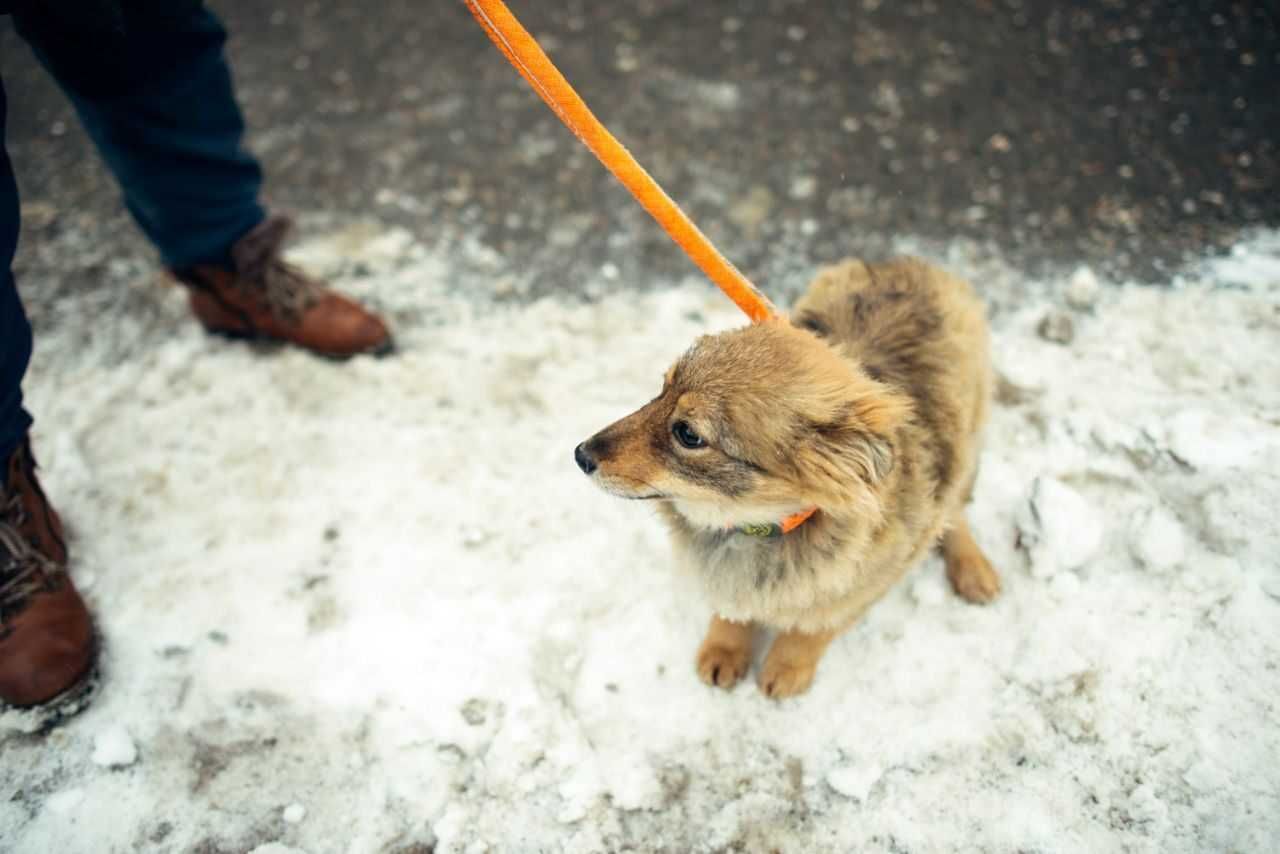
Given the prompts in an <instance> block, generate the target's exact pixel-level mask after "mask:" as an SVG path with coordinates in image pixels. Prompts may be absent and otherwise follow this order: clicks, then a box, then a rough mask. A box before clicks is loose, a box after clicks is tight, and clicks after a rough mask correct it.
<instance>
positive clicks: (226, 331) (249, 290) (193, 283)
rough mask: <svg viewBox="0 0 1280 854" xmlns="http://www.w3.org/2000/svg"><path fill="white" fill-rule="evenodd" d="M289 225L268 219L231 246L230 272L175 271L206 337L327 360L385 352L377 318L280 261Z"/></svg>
mask: <svg viewBox="0 0 1280 854" xmlns="http://www.w3.org/2000/svg"><path fill="white" fill-rule="evenodd" d="M291 226H292V223H291V222H290V221H289V219H288V218H287V217H284V216H280V215H273V216H269V217H267V218H266V219H265V220H263V221H262V222H261V223H260V224H259V225H258V226H257V227H256V228H254V229H253V230H252V231H250V232H249V233H248V234H246V235H245V236H244V237H242V238H240V239H239V240H238V241H236V244H235V246H233V247H231V261H232V268H231V269H227V268H225V267H220V266H218V265H214V264H206V265H201V266H197V267H191V268H188V269H186V270H173V271H172V273H173V276H174V277H175V278H176V279H178V281H180V282H182V283H183V284H185V285H187V286H188V287H189V288H190V290H191V310H192V311H193V312H194V313H195V316H196V318H197V319H198V320H199V321H200V322H201V323H202V324H203V325H204V327H205V329H208V330H209V331H210V332H216V333H220V334H223V335H231V336H235V337H241V338H271V339H275V340H278V341H288V342H290V343H292V344H297V345H298V346H300V347H303V348H306V349H307V350H311V351H312V352H315V353H318V354H320V355H322V356H329V357H332V358H339V359H343V358H346V357H348V356H354V355H357V354H359V353H370V354H373V355H382V354H384V353H387V352H389V351H390V350H391V346H392V343H391V335H390V333H389V332H388V331H387V327H386V325H385V324H384V323H383V322H382V321H381V320H380V319H379V318H378V317H377V316H376V315H374V314H372V313H371V312H369V311H367V310H365V309H364V308H363V307H361V306H360V305H359V304H358V303H355V302H353V301H352V300H349V299H347V298H346V297H344V296H341V295H340V294H337V293H334V292H333V291H331V290H329V289H328V288H327V287H325V285H324V284H323V283H322V282H319V281H316V280H315V279H312V278H310V277H309V276H307V275H306V274H305V273H304V272H302V271H301V270H299V269H298V268H297V267H294V266H292V265H290V264H286V263H285V262H284V261H283V260H281V258H280V249H281V247H282V245H283V244H284V240H285V237H286V236H287V235H288V232H289V229H290V228H291Z"/></svg>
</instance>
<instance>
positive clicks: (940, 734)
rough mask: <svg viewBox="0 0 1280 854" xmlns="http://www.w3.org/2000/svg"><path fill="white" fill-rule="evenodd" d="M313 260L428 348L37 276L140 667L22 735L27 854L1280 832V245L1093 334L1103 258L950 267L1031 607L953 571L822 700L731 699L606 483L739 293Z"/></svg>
mask: <svg viewBox="0 0 1280 854" xmlns="http://www.w3.org/2000/svg"><path fill="white" fill-rule="evenodd" d="M314 233H315V232H313V234H314ZM904 248H911V247H910V245H909V244H906V243H904ZM56 249H57V247H51V251H53V250H56ZM297 257H298V260H300V261H303V262H304V263H307V264H309V265H311V266H312V267H313V268H315V269H318V270H319V271H321V272H324V273H326V274H329V275H333V276H335V277H336V279H337V280H338V281H339V283H340V284H341V285H342V287H343V288H344V289H346V290H348V291H351V292H354V293H356V294H357V295H359V296H361V297H363V298H366V299H370V300H371V301H372V302H374V303H375V304H376V305H377V306H378V307H379V308H380V309H381V310H383V311H385V312H386V313H387V314H388V315H389V316H390V318H391V320H392V322H393V324H394V325H395V327H396V329H397V332H398V337H399V344H400V350H399V352H398V354H397V355H396V356H395V357H394V358H390V359H385V360H368V359H361V360H356V361H354V362H352V363H349V364H345V365H340V364H333V363H330V362H327V361H323V360H319V359H315V358H311V357H309V356H307V355H305V354H303V353H297V352H293V351H290V350H285V349H278V348H273V347H263V346H258V347H250V346H245V345H243V344H238V343H235V342H226V341H222V340H219V339H213V338H209V337H206V336H204V335H203V334H201V333H200V332H199V331H198V330H197V329H196V328H194V326H193V324H191V323H190V322H189V321H188V319H187V318H186V316H185V313H184V308H183V305H182V298H181V295H180V293H178V292H177V291H176V290H165V289H161V288H158V287H156V285H155V282H154V278H153V276H152V274H151V272H150V271H149V270H147V271H144V273H143V274H141V275H139V273H138V272H137V269H136V266H131V265H124V266H122V267H121V268H120V269H115V268H112V269H107V270H105V271H103V272H102V283H101V286H100V287H97V288H94V289H91V290H84V289H80V290H74V289H73V290H67V289H62V288H57V287H53V286H52V283H51V282H44V281H39V280H36V279H35V278H27V279H25V280H24V281H23V288H24V291H23V293H24V297H25V298H26V299H27V302H28V306H29V308H30V309H31V313H32V316H33V318H34V319H35V322H36V325H37V331H38V334H37V345H36V346H37V351H36V358H35V362H34V363H33V366H32V372H31V374H30V375H29V378H28V382H27V386H26V390H27V395H28V398H29V402H30V405H31V407H32V408H33V409H34V410H35V412H36V413H37V416H38V421H37V428H36V433H35V436H34V442H35V445H34V446H35V449H36V451H37V454H38V455H39V457H40V460H41V462H42V464H43V466H44V468H43V478H44V482H45V486H46V489H47V491H48V493H49V494H50V495H51V496H52V497H53V499H54V501H55V503H56V506H57V508H58V509H59V511H60V512H61V513H62V515H63V517H64V519H65V520H66V522H67V523H68V526H69V530H70V535H71V549H72V552H73V567H72V569H73V573H74V575H75V576H76V577H77V578H79V579H82V580H83V579H87V578H90V577H92V579H93V583H92V584H91V585H85V586H86V587H87V588H88V589H87V591H86V592H87V596H88V598H89V601H90V604H91V606H92V607H93V609H94V611H95V613H96V614H97V616H98V620H99V625H100V629H101V633H102V636H103V639H104V648H103V660H102V668H101V678H100V687H99V689H98V693H97V696H96V697H95V698H94V701H93V702H92V704H91V705H90V706H89V707H88V708H87V709H86V710H85V711H84V712H83V713H81V714H80V715H78V716H76V717H74V718H72V719H70V720H68V721H66V722H65V723H64V724H62V725H61V726H59V727H58V728H56V729H54V730H53V731H51V732H49V733H47V734H44V735H32V734H29V733H27V732H26V730H28V729H30V726H31V716H30V715H29V714H28V713H21V712H16V711H12V710H11V711H8V712H4V713H3V714H0V739H3V744H2V745H0V750H2V751H3V757H4V758H3V761H2V762H0V839H4V840H5V845H4V847H5V849H6V850H10V851H14V852H48V851H59V852H68V854H76V852H99V851H115V850H136V849H143V850H156V851H174V852H181V851H190V850H210V851H213V850H218V851H256V852H262V854H282V852H309V854H321V852H331V851H332V852H337V851H351V852H408V851H423V850H430V849H431V848H432V847H433V846H434V850H437V851H441V852H471V851H486V850H488V851H583V852H586V851H599V850H620V849H624V848H627V847H630V848H631V849H632V850H636V851H647V850H665V851H711V850H716V849H717V848H721V847H732V848H737V849H738V850H746V851H760V850H773V849H778V850H787V851H793V850H804V851H816V852H822V851H849V850H883V849H887V848H894V849H899V850H908V851H927V850H943V849H945V850H951V849H954V848H963V849H966V850H1036V851H1044V852H1058V851H1063V852H1065V851H1080V850H1134V851H1160V852H1182V851H1186V852H1192V851H1204V850H1227V849H1235V850H1251V851H1261V850H1268V849H1269V848H1270V847H1272V844H1273V843H1274V840H1275V839H1277V838H1280V729H1277V727H1276V726H1275V720H1276V713H1277V711H1276V697H1280V669H1277V667H1276V664H1275V663H1276V662H1277V661H1280V630H1278V629H1277V626H1280V566H1278V565H1277V557H1276V556H1277V555H1280V524H1277V521H1276V517H1275V508H1276V507H1277V506H1278V505H1280V438H1278V437H1277V424H1280V360H1277V359H1276V358H1275V350H1276V343H1277V340H1278V337H1277V331H1278V330H1280V309H1278V307H1280V240H1277V237H1276V235H1273V234H1261V235H1258V236H1256V237H1255V238H1253V239H1251V240H1249V241H1247V242H1245V243H1242V245H1241V247H1239V248H1238V249H1237V250H1236V251H1234V252H1233V253H1231V255H1230V256H1229V257H1228V258H1226V259H1220V260H1216V261H1214V260H1206V261H1204V262H1202V263H1199V264H1196V265H1192V266H1190V267H1188V268H1187V270H1185V271H1183V272H1182V273H1181V274H1179V276H1178V278H1177V280H1176V281H1173V282H1171V285H1172V287H1138V286H1133V285H1125V284H1115V283H1106V284H1102V285H1100V286H1099V287H1098V289H1097V293H1096V294H1094V295H1093V296H1094V301H1093V302H1092V303H1091V310H1090V311H1088V312H1087V313H1079V314H1076V315H1074V316H1073V319H1074V327H1075V329H1074V337H1073V339H1072V341H1071V343H1070V344H1069V345H1066V346H1064V345H1060V344H1055V343H1051V342H1047V341H1044V340H1043V339H1041V338H1040V337H1039V336H1038V335H1037V334H1036V326H1037V324H1038V322H1039V321H1040V319H1041V318H1043V317H1044V316H1045V315H1046V313H1047V312H1049V311H1051V310H1059V309H1061V307H1062V305H1063V304H1065V301H1066V296H1065V293H1066V289H1067V288H1068V286H1070V285H1071V283H1072V281H1073V280H1076V281H1079V280H1083V278H1087V276H1085V274H1083V273H1080V272H1079V271H1075V272H1073V273H1068V274H1064V276H1063V277H1062V278H1061V279H1046V280H1043V281H1034V282H1029V281H1027V280H1026V278H1025V277H1024V276H1023V275H1022V274H1021V273H1019V272H1018V271H1017V270H1015V269H1012V268H1009V267H1007V266H1001V265H1000V264H998V263H992V262H988V261H985V260H977V259H976V258H974V257H970V256H969V255H967V254H966V253H965V251H964V249H963V247H958V248H954V251H948V252H945V253H943V256H942V258H941V260H942V262H943V263H945V264H947V265H948V266H949V267H950V268H952V269H954V270H956V271H957V272H960V273H962V274H965V275H968V276H971V277H972V278H973V279H974V280H975V281H976V282H977V283H978V284H979V287H980V290H981V291H982V292H983V293H984V294H985V295H986V296H987V298H988V300H989V302H990V303H991V305H992V306H993V314H994V328H995V340H994V350H995V354H996V358H997V363H998V365H999V367H1000V371H1001V375H1002V380H1001V401H1002V402H1001V403H1000V404H999V405H998V406H997V407H996V408H995V410H994V414H993V421H992V423H991V426H990V429H989V433H988V437H987V445H986V448H987V449H986V452H985V455H984V458H983V464H982V471H981V476H980V479H979V482H978V484H977V489H976V494H975V500H974V504H973V506H972V508H971V511H970V517H971V520H972V526H973V529H974V531H975V536H976V537H977V538H978V540H979V541H980V542H981V543H982V545H983V547H984V548H985V549H986V550H987V552H988V554H989V555H990V557H991V559H992V561H993V562H994V563H995V565H996V566H997V567H998V568H999V569H1000V570H1001V572H1002V576H1003V579H1004V593H1003V594H1002V597H1001V599H1000V600H999V601H997V602H996V603H994V604H993V605H991V606H989V607H974V606H970V605H966V604H965V603H963V602H961V601H960V600H959V599H958V598H956V597H955V596H954V595H952V594H951V593H950V592H949V590H948V589H947V587H946V585H945V581H944V580H943V579H942V569H941V566H940V563H939V561H938V559H937V558H936V557H930V558H929V559H928V560H926V561H925V562H924V563H923V564H922V565H921V566H920V567H918V568H917V569H915V570H914V571H913V572H912V573H911V574H910V575H909V576H908V577H907V578H906V579H905V580H904V582H903V583H902V584H901V585H899V586H898V588H896V589H895V590H894V591H892V592H891V593H890V594H889V596H888V597H886V599H885V600H884V601H882V602H881V603H879V604H878V605H877V606H876V607H875V608H874V609H872V611H871V612H870V613H869V614H868V615H867V616H866V618H865V619H864V620H863V621H862V622H861V623H860V624H859V625H858V626H857V627H855V628H854V629H853V630H852V631H850V632H849V633H847V634H846V635H844V636H843V637H841V638H840V639H838V640H837V641H836V642H835V643H834V644H833V645H832V647H831V650H830V652H829V653H828V654H827V656H826V658H825V659H824V661H823V663H822V665H821V667H820V669H819V671H818V675H817V679H816V681H815V683H814V687H813V689H812V690H811V691H810V692H809V693H808V694H807V695H805V696H803V697H800V698H797V699H795V700H789V701H786V702H783V703H775V702H772V701H769V700H767V699H765V698H764V697H763V696H762V695H761V694H760V693H759V691H758V690H757V689H756V687H755V685H754V684H753V683H752V682H750V681H747V682H746V683H745V684H742V685H740V686H739V687H738V688H736V689H735V690H734V691H733V692H730V693H724V692H721V691H717V690H714V689H711V688H708V687H707V686H704V685H703V684H701V683H700V682H699V681H698V679H697V677H696V675H695V673H694V670H693V656H694V651H695V649H696V647H697V644H698V642H699V640H700V637H701V632H702V630H703V629H704V628H705V622H706V620H707V618H708V612H707V610H706V607H705V606H704V605H703V604H702V601H701V599H700V598H699V595H698V592H697V591H696V590H694V589H691V588H689V587H687V586H686V585H687V584H688V582H687V581H686V580H684V578H683V577H682V576H680V575H678V574H676V573H675V572H674V571H672V569H671V560H670V555H669V550H668V545H667V543H666V540H665V535H664V534H663V532H662V530H661V528H660V527H659V525H658V523H657V520H656V519H655V518H654V517H653V515H652V511H651V509H649V508H647V507H645V506H643V505H638V504H627V503H625V502H620V501H616V500H614V499H610V498H608V497H607V496H604V495H602V494H600V493H598V492H597V491H596V490H595V489H594V488H593V487H592V486H591V484H590V483H589V482H588V481H587V480H586V479H585V478H583V477H582V476H581V474H580V473H579V472H577V470H576V469H575V467H574V466H573V463H572V460H571V453H572V449H573V447H574V445H575V444H576V443H577V442H579V441H580V440H581V439H583V438H585V437H586V436H588V435H590V434H591V433H592V432H594V431H595V430H596V429H598V428H599V427H600V426H602V425H604V424H606V423H608V422H609V421H610V420H612V419H614V418H616V417H618V416H619V415H621V414H624V413H626V412H628V411H630V410H631V409H632V408H634V407H636V406H638V405H639V404H641V403H643V402H644V401H646V400H648V399H649V398H650V397H651V396H652V395H653V393H654V392H655V391H656V390H657V388H658V386H659V384H660V382H661V376H662V372H663V371H664V370H665V368H666V367H667V365H668V363H669V362H670V360H671V359H672V358H674V357H675V356H676V355H677V354H678V353H679V352H680V351H681V350H682V349H683V348H684V347H685V346H687V344H688V343H689V342H690V341H691V340H692V339H693V338H694V337H695V336H696V335H698V334H701V333H704V332H706V331H708V330H713V329H722V328H727V327H729V326H732V325H736V324H738V323H740V322H741V319H740V317H739V316H738V315H737V314H736V310H735V309H734V308H733V307H732V305H730V304H729V303H728V301H727V300H724V298H723V297H721V296H720V295H719V294H717V293H716V292H714V291H713V290H712V289H711V288H710V287H709V286H708V285H706V284H705V283H704V282H702V281H701V280H699V279H697V278H695V277H693V276H690V277H689V278H688V279H687V280H685V281H681V282H672V283H669V286H668V287H663V288H659V289H656V290H653V291H651V292H648V293H645V294H637V293H627V292H621V293H620V292H616V291H611V289H610V288H606V287H601V289H600V291H599V292H600V293H602V294H606V295H604V296H602V297H601V298H600V299H599V300H598V301H596V302H594V303H592V304H580V303H576V302H571V301H568V300H543V301H539V302H534V303H532V304H525V305H521V304H516V303H510V302H495V301H493V300H492V299H491V298H490V295H491V294H509V293H510V292H519V290H520V282H521V281H522V278H521V275H520V271H519V259H503V258H502V257H501V256H500V255H498V254H497V253H495V252H494V251H493V250H491V249H488V248H487V247H484V246H480V245H475V246H466V247H464V248H463V250H462V251H459V252H453V251H444V250H437V249H433V248H430V247H427V246H424V245H421V244H419V243H418V242H416V241H415V240H414V239H413V238H412V236H411V235H408V234H407V233H405V232H402V231H397V230H395V229H387V228H383V227H381V226H378V225H377V224H372V225H370V224H362V225H360V226H359V227H351V228H346V229H341V230H339V231H334V232H330V233H327V234H325V233H319V234H316V236H315V238H314V239H313V240H312V241H311V242H310V243H308V244H306V245H304V246H301V247H299V252H298V253H297ZM815 260H816V259H815ZM804 272H805V271H803V270H799V271H797V276H799V275H801V274H802V273H804ZM1088 275H1089V276H1092V273H1089V274H1088ZM1095 278H1096V277H1095ZM510 289H514V290H513V291H512V290H510ZM1175 531H1176V532H1177V533H1174V532H1175ZM1020 540H1021V543H1022V545H1021V546H1019V544H1018V543H1019V541H1020ZM757 665H758V658H757ZM126 744H127V745H130V746H136V758H134V759H133V761H132V763H125V762H120V761H115V760H119V759H122V758H125V757H127V756H128V754H129V753H130V752H131V751H129V750H125V749H124V747H125V745H126ZM103 760H111V761H106V762H105V764H106V765H107V766H112V767H103V764H104V762H103ZM115 766H123V767H115ZM304 805H305V806H304ZM293 818H297V819H298V820H297V821H294V820H292V819H293Z"/></svg>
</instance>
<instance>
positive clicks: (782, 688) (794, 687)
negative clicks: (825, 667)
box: [760, 655, 818, 700]
mask: <svg viewBox="0 0 1280 854" xmlns="http://www.w3.org/2000/svg"><path fill="white" fill-rule="evenodd" d="M817 670H818V663H817V662H816V661H813V662H802V661H790V660H787V659H784V658H781V657H774V656H772V655H771V656H769V657H768V658H766V659H765V661H764V667H763V668H761V669H760V690H761V691H762V692H764V695H765V696H766V697H771V698H773V699H775V700H781V699H783V698H785V697H794V696H796V695H797V694H803V693H804V692H805V691H808V690H809V686H810V685H812V684H813V674H814V673H816V672H817Z"/></svg>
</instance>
